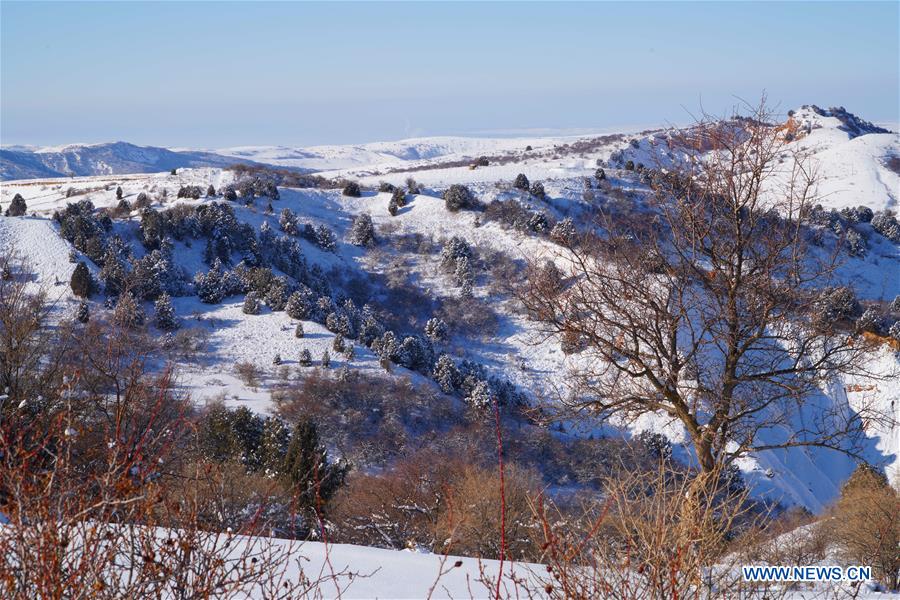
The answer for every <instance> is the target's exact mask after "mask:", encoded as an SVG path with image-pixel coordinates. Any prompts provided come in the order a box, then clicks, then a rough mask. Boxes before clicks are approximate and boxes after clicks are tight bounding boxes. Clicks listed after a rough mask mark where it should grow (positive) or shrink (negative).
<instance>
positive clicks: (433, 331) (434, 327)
mask: <svg viewBox="0 0 900 600" xmlns="http://www.w3.org/2000/svg"><path fill="white" fill-rule="evenodd" d="M425 335H426V336H428V338H429V339H431V340H433V341H435V342H439V341H442V340H445V339H447V324H446V323H445V322H444V321H443V320H442V319H438V318H436V317H435V318H431V319H428V322H427V323H425Z"/></svg>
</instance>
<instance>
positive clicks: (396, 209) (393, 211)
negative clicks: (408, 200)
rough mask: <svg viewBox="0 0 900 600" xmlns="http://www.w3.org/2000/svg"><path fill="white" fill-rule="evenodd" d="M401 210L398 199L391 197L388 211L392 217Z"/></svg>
mask: <svg viewBox="0 0 900 600" xmlns="http://www.w3.org/2000/svg"><path fill="white" fill-rule="evenodd" d="M399 211H400V207H399V206H398V205H397V201H396V200H394V199H393V198H391V199H390V201H389V202H388V213H389V214H390V215H391V216H392V217H396V216H397V213H398V212H399Z"/></svg>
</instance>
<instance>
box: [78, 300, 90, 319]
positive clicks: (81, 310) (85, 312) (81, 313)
mask: <svg viewBox="0 0 900 600" xmlns="http://www.w3.org/2000/svg"><path fill="white" fill-rule="evenodd" d="M90 319H91V312H90V309H89V308H88V303H87V302H85V301H84V300H82V301H81V302H79V303H78V308H77V309H75V320H76V321H78V322H79V323H87V322H88V321H90Z"/></svg>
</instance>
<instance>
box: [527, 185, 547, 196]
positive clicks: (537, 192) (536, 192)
mask: <svg viewBox="0 0 900 600" xmlns="http://www.w3.org/2000/svg"><path fill="white" fill-rule="evenodd" d="M531 195H532V196H534V197H535V198H537V199H538V200H546V199H547V192H546V191H545V190H544V184H543V183H541V182H540V181H535V182H534V183H532V184H531Z"/></svg>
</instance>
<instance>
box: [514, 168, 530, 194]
mask: <svg viewBox="0 0 900 600" xmlns="http://www.w3.org/2000/svg"><path fill="white" fill-rule="evenodd" d="M530 185H531V184H530V183H529V182H528V178H527V177H525V174H524V173H519V174H518V175H516V179H515V181H513V187H514V188H516V189H517V190H522V191H523V192H527V191H528V188H529V186H530Z"/></svg>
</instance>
